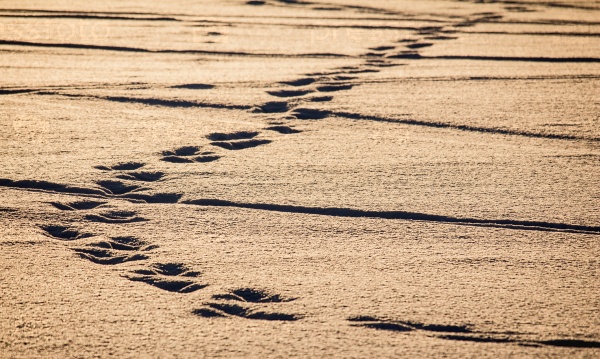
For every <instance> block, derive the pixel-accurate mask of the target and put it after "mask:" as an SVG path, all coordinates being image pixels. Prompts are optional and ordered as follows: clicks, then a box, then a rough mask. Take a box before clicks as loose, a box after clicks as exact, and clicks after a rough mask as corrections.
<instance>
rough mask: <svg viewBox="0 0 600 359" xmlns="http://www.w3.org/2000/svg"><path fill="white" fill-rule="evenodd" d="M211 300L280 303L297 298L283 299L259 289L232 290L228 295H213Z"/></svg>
mask: <svg viewBox="0 0 600 359" xmlns="http://www.w3.org/2000/svg"><path fill="white" fill-rule="evenodd" d="M213 299H221V300H236V301H239V302H248V303H282V302H291V301H293V300H296V299H297V298H283V297H282V296H280V295H279V294H269V293H267V292H265V291H262V290H259V289H252V288H239V289H234V290H232V291H231V292H230V293H228V294H216V295H213Z"/></svg>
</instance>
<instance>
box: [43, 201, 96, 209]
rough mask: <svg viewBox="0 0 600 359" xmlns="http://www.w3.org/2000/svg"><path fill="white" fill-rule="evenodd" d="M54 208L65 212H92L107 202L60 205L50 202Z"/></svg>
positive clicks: (79, 202) (80, 202)
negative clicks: (91, 210)
mask: <svg viewBox="0 0 600 359" xmlns="http://www.w3.org/2000/svg"><path fill="white" fill-rule="evenodd" d="M48 203H49V204H51V205H53V206H54V207H56V208H58V209H60V210H63V211H81V210H90V209H94V208H96V207H99V206H102V205H104V204H106V203H107V202H96V201H78V202H70V203H60V202H48Z"/></svg>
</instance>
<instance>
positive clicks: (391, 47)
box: [369, 46, 396, 51]
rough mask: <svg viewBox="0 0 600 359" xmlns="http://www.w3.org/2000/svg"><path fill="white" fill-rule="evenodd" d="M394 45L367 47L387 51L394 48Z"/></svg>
mask: <svg viewBox="0 0 600 359" xmlns="http://www.w3.org/2000/svg"><path fill="white" fill-rule="evenodd" d="M395 48H396V46H377V47H369V50H373V51H388V50H393V49H395Z"/></svg>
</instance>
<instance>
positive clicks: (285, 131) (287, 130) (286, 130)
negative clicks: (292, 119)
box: [265, 126, 302, 135]
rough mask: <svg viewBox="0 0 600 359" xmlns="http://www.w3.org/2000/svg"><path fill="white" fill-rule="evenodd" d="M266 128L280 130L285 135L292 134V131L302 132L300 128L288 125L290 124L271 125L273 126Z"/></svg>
mask: <svg viewBox="0 0 600 359" xmlns="http://www.w3.org/2000/svg"><path fill="white" fill-rule="evenodd" d="M265 130H269V131H275V132H279V133H281V134H284V135H289V134H292V133H300V132H302V131H300V130H296V129H293V128H291V127H288V126H271V127H267V128H265Z"/></svg>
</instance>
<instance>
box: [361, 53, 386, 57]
mask: <svg viewBox="0 0 600 359" xmlns="http://www.w3.org/2000/svg"><path fill="white" fill-rule="evenodd" d="M362 56H365V57H383V56H385V53H382V52H367V53H365V54H363V55H362Z"/></svg>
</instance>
